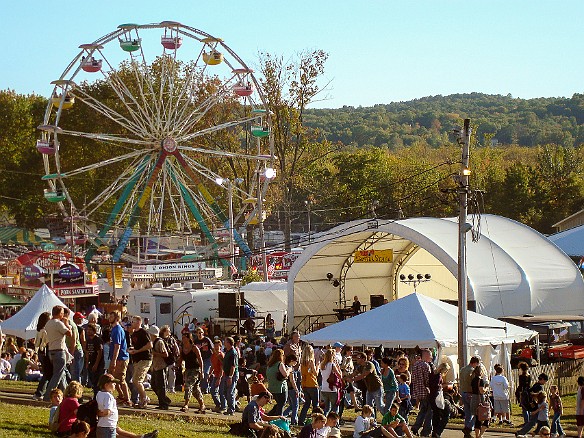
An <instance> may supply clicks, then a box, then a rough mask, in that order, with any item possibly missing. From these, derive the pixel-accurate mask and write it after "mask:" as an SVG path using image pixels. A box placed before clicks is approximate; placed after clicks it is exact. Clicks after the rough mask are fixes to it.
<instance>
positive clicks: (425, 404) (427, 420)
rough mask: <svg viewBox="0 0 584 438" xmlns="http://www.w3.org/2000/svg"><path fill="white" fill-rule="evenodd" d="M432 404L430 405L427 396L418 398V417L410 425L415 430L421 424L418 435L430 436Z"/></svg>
mask: <svg viewBox="0 0 584 438" xmlns="http://www.w3.org/2000/svg"><path fill="white" fill-rule="evenodd" d="M432 415H433V413H432V406H430V400H428V398H423V399H422V400H420V411H419V412H418V417H417V418H416V422H415V423H414V425H413V426H412V431H415V432H417V431H418V430H419V429H420V427H422V426H423V429H422V433H421V434H420V435H423V436H430V434H431V433H432Z"/></svg>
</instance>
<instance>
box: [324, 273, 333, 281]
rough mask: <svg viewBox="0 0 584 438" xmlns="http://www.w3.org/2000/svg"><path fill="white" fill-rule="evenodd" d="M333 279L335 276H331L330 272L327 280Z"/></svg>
mask: <svg viewBox="0 0 584 438" xmlns="http://www.w3.org/2000/svg"><path fill="white" fill-rule="evenodd" d="M333 277H334V275H333V274H331V273H330V272H329V273H328V274H326V278H327V280H332V279H333Z"/></svg>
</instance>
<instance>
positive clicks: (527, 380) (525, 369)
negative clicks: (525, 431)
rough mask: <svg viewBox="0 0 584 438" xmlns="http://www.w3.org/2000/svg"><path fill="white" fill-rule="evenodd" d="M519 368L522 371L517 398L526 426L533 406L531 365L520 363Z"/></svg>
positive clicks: (516, 391)
mask: <svg viewBox="0 0 584 438" xmlns="http://www.w3.org/2000/svg"><path fill="white" fill-rule="evenodd" d="M517 368H518V369H519V370H520V374H519V379H518V385H517V389H516V390H515V398H516V399H517V403H518V404H519V406H521V411H522V416H523V423H524V424H525V423H527V422H528V421H529V412H530V404H531V396H530V394H529V388H531V375H530V374H529V365H527V363H526V362H519V365H517Z"/></svg>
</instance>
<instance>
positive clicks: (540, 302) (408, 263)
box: [288, 215, 584, 326]
mask: <svg viewBox="0 0 584 438" xmlns="http://www.w3.org/2000/svg"><path fill="white" fill-rule="evenodd" d="M468 237H469V238H468V243H467V264H468V295H469V301H470V304H471V308H472V306H475V308H476V311H477V312H478V313H481V314H484V315H488V316H491V317H494V318H496V317H500V316H511V315H522V314H526V313H531V314H558V313H571V314H584V280H583V279H582V275H581V274H580V272H579V271H578V269H577V268H576V266H575V265H574V263H573V262H572V261H571V260H570V259H569V258H568V257H567V256H566V255H565V254H564V253H563V252H562V251H560V250H559V249H558V248H557V247H556V246H555V245H554V244H552V243H551V242H550V241H549V240H548V239H547V238H546V237H545V236H543V235H542V234H540V233H538V232H537V231H535V230H533V229H531V228H529V227H527V226H525V225H523V224H520V223H518V222H515V221H513V220H511V219H507V218H504V217H500V216H494V215H482V216H481V224H480V239H479V240H478V241H476V242H475V241H473V240H472V239H470V234H468ZM313 242H314V243H313V244H311V245H310V246H308V247H307V248H306V249H305V250H304V252H303V253H302V254H301V255H300V257H299V258H298V259H297V260H296V261H295V263H294V264H293V265H292V268H291V269H290V273H289V276H288V315H289V320H290V321H294V325H295V326H296V325H297V324H298V322H299V321H300V319H301V318H303V317H306V316H307V315H326V314H332V313H333V309H335V308H339V307H344V306H345V305H348V304H350V302H351V300H352V298H353V296H355V295H357V296H359V297H360V299H361V302H362V303H363V304H367V301H368V297H369V295H383V297H384V298H386V299H388V300H389V301H393V300H396V299H398V298H401V297H404V296H406V295H409V294H411V293H413V292H414V287H413V285H412V284H403V283H401V282H400V281H399V276H400V274H404V275H406V276H407V275H409V274H413V275H414V276H417V275H418V274H431V276H432V278H431V281H428V282H422V283H420V284H418V285H417V292H419V293H421V294H424V295H428V296H431V297H433V298H437V299H440V300H444V301H450V302H456V301H457V300H458V293H457V270H458V269H457V257H458V255H457V254H458V224H457V219H456V218H454V219H453V218H447V219H439V218H412V219H404V220H398V221H391V220H379V219H373V220H361V221H353V222H349V223H346V224H343V225H340V226H338V227H335V228H333V229H331V230H329V231H327V232H323V233H320V234H318V235H316V236H314V239H313ZM370 249H373V250H375V251H378V250H391V251H392V253H393V258H392V260H391V262H387V263H355V257H354V255H355V252H356V251H358V250H370ZM329 273H330V274H332V277H333V279H337V280H338V281H339V283H340V286H339V287H336V286H335V285H334V284H333V281H331V280H329V279H328V278H327V274H329Z"/></svg>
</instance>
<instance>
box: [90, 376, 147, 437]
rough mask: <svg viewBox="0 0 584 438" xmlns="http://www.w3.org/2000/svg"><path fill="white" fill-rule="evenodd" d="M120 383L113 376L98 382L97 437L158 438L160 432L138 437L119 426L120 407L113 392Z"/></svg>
mask: <svg viewBox="0 0 584 438" xmlns="http://www.w3.org/2000/svg"><path fill="white" fill-rule="evenodd" d="M119 383H120V380H119V379H116V378H115V377H114V376H112V375H111V374H104V375H103V376H101V377H100V378H99V380H98V382H97V384H98V386H99V389H100V391H99V392H98V393H97V395H96V396H95V401H96V402H97V416H98V420H97V430H96V435H97V436H98V437H115V436H116V435H121V436H124V437H128V438H156V437H157V436H158V430H153V431H152V432H149V433H146V434H144V435H137V434H135V433H132V432H128V431H125V430H123V429H121V428H120V427H119V426H118V406H117V404H116V399H115V397H114V395H113V392H114V388H115V385H116V384H119Z"/></svg>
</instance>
